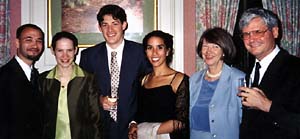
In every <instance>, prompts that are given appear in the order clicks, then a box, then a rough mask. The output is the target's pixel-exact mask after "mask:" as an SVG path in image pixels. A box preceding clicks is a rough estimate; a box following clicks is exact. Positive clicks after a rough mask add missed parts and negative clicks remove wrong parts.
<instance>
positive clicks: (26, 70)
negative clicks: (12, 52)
mask: <svg viewBox="0 0 300 139" xmlns="http://www.w3.org/2000/svg"><path fill="white" fill-rule="evenodd" d="M15 59H16V60H17V62H18V63H19V65H20V66H21V68H22V70H23V71H24V73H25V75H26V77H27V79H28V80H30V75H31V74H30V73H31V69H32V65H30V66H29V65H27V64H26V63H25V62H24V61H23V60H22V59H21V58H20V57H18V56H17V55H16V56H15Z"/></svg>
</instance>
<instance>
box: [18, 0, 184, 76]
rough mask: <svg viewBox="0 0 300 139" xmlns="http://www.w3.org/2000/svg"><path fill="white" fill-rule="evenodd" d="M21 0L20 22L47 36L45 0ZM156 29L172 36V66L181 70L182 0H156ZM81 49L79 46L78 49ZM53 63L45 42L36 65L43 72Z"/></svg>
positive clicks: (52, 57)
mask: <svg viewBox="0 0 300 139" xmlns="http://www.w3.org/2000/svg"><path fill="white" fill-rule="evenodd" d="M21 2H22V4H21V7H22V10H21V12H22V15H21V18H22V19H21V24H25V23H33V24H36V25H38V26H40V27H41V28H42V29H43V30H44V32H45V35H46V36H45V38H47V37H48V36H47V0H22V1H21ZM158 29H160V30H162V31H164V32H168V33H170V34H172V35H173V36H174V49H175V53H174V58H173V63H172V67H173V68H175V69H176V70H178V71H181V72H183V70H184V67H183V66H184V63H183V58H184V55H183V54H184V52H183V50H184V48H183V44H184V42H183V0H158ZM46 41H47V39H46ZM83 49H84V48H80V51H81V50H83ZM79 59H80V52H79V54H78V56H77V60H76V62H77V63H78V62H79ZM55 64H56V62H55V59H54V56H53V55H52V54H51V51H50V49H49V48H47V42H45V51H44V54H43V55H42V57H41V58H40V60H39V61H38V62H37V63H36V67H37V68H39V71H40V72H43V71H45V70H49V69H51V68H52V67H53V66H54V65H55Z"/></svg>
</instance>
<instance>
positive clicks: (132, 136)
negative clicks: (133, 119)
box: [128, 123, 137, 139]
mask: <svg viewBox="0 0 300 139" xmlns="http://www.w3.org/2000/svg"><path fill="white" fill-rule="evenodd" d="M128 138H129V139H137V124H136V123H131V124H130V125H129V132H128Z"/></svg>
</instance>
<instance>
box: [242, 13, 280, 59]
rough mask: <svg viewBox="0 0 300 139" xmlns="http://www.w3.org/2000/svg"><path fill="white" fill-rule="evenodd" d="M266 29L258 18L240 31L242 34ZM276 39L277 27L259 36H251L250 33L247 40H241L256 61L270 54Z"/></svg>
mask: <svg viewBox="0 0 300 139" xmlns="http://www.w3.org/2000/svg"><path fill="white" fill-rule="evenodd" d="M266 29H268V27H267V25H266V24H265V23H264V21H263V19H262V18H260V17H257V18H253V19H252V20H251V21H250V22H249V24H248V25H247V26H245V27H244V28H243V30H242V32H243V33H249V32H255V31H264V30H266ZM277 37H278V27H273V28H272V29H271V30H267V31H266V32H264V33H263V34H261V35H259V36H258V35H257V36H255V35H253V33H252V34H251V33H250V36H249V38H248V39H243V41H244V44H245V47H246V49H247V50H248V51H249V52H250V53H251V54H252V55H254V56H255V57H256V58H257V59H258V60H261V59H263V58H264V57H265V56H267V55H268V54H270V53H271V52H272V50H273V49H274V48H275V38H277Z"/></svg>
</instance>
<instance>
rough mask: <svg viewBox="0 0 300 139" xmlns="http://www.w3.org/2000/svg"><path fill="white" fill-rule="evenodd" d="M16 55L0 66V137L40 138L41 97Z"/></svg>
mask: <svg viewBox="0 0 300 139" xmlns="http://www.w3.org/2000/svg"><path fill="white" fill-rule="evenodd" d="M41 100H42V99H41V95H40V94H39V93H38V92H34V91H33V86H32V85H31V83H30V82H29V81H28V79H27V78H26V75H25V73H24V71H23V70H22V68H21V66H20V65H19V63H18V62H17V60H16V59H15V58H13V59H12V60H10V61H9V62H8V63H7V64H6V65H4V66H3V67H1V69H0V138H1V139H41V133H42V130H41V129H42V116H43V115H42V101H41Z"/></svg>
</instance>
